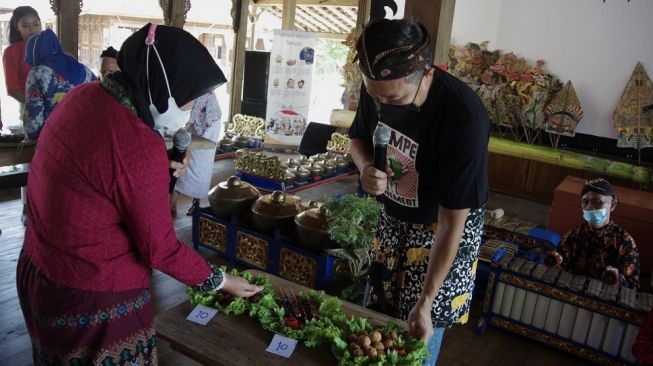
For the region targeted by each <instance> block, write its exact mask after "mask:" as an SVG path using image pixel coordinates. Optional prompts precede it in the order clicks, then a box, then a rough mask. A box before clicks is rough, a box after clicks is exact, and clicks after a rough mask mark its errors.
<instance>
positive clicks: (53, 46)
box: [23, 29, 97, 140]
mask: <svg viewBox="0 0 653 366" xmlns="http://www.w3.org/2000/svg"><path fill="white" fill-rule="evenodd" d="M25 62H26V63H27V64H28V65H30V66H31V69H30V72H29V74H28V76H27V83H26V85H25V94H26V95H25V112H24V113H25V114H24V116H23V117H24V118H23V124H24V126H25V133H26V134H27V137H29V138H30V139H33V140H36V139H37V138H38V136H39V134H40V133H41V129H42V128H43V126H44V125H45V121H46V120H47V119H48V116H49V115H50V112H52V109H54V107H55V106H56V105H57V104H58V103H59V102H60V101H61V99H62V98H63V96H64V95H65V94H66V93H67V92H68V91H70V89H72V88H73V87H75V86H77V85H79V84H83V83H86V82H89V81H93V80H97V77H96V76H95V75H94V74H93V72H92V71H91V70H89V68H87V67H86V66H84V65H82V64H81V63H79V62H78V61H77V60H75V59H74V58H73V57H71V56H68V55H66V54H65V53H64V51H63V48H62V47H61V43H60V42H59V39H58V38H57V36H56V35H55V34H54V32H53V31H52V30H50V29H46V30H44V31H43V32H41V33H38V34H35V35H33V36H32V37H30V38H29V40H28V41H27V46H26V47H25Z"/></svg>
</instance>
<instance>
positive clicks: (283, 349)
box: [266, 334, 297, 358]
mask: <svg viewBox="0 0 653 366" xmlns="http://www.w3.org/2000/svg"><path fill="white" fill-rule="evenodd" d="M296 346H297V340H296V339H290V338H286V337H284V336H282V335H279V334H275V335H274V338H272V342H270V345H269V346H268V348H267V349H266V351H267V352H270V353H274V354H275V355H279V356H281V357H285V358H290V356H292V353H293V352H294V351H295V347H296Z"/></svg>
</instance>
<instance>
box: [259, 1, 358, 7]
mask: <svg viewBox="0 0 653 366" xmlns="http://www.w3.org/2000/svg"><path fill="white" fill-rule="evenodd" d="M252 2H253V3H254V4H256V5H281V4H283V0H253V1H252ZM297 5H320V6H329V5H333V6H357V5H358V0H297Z"/></svg>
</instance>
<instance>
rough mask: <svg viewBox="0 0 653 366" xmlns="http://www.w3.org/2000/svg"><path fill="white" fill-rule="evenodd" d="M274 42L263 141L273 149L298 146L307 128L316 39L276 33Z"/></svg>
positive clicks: (280, 32) (298, 32) (308, 36)
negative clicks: (275, 147)
mask: <svg viewBox="0 0 653 366" xmlns="http://www.w3.org/2000/svg"><path fill="white" fill-rule="evenodd" d="M273 39H274V41H273V45H272V53H271V54H270V72H269V80H268V101H267V102H268V103H267V110H266V113H265V116H266V119H265V130H266V131H265V140H264V141H265V145H266V146H272V147H274V146H299V142H300V141H301V139H302V135H303V134H304V130H305V129H306V125H307V124H308V121H307V120H306V119H307V118H308V109H309V106H310V100H311V87H312V84H311V81H312V78H313V65H314V62H315V42H316V38H315V34H314V33H310V32H300V31H290V30H280V29H277V30H275V31H274V38H273Z"/></svg>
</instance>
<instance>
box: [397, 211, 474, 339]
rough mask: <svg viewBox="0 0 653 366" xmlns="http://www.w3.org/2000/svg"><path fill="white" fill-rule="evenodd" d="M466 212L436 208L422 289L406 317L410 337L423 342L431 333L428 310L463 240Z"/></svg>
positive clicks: (431, 326) (429, 310)
mask: <svg viewBox="0 0 653 366" xmlns="http://www.w3.org/2000/svg"><path fill="white" fill-rule="evenodd" d="M468 214H469V209H467V208H466V209H460V210H449V209H446V208H444V207H442V206H440V208H439V210H438V231H437V235H436V237H435V242H434V243H433V246H432V247H431V254H430V256H429V265H428V270H427V272H426V280H425V282H424V288H423V289H422V293H421V294H420V297H419V299H418V300H417V303H416V304H415V307H414V308H413V310H412V311H411V312H410V315H409V316H408V326H409V331H410V333H411V334H412V335H413V336H415V337H418V338H421V339H423V340H424V341H426V340H427V339H428V338H429V337H430V336H431V334H432V333H433V323H432V319H431V308H432V307H433V301H435V297H436V296H437V294H438V291H440V287H442V283H443V282H444V279H445V278H446V277H447V274H448V273H449V270H450V269H451V265H452V264H453V261H454V258H455V257H456V253H457V252H458V247H459V245H460V240H461V239H462V237H463V232H464V229H465V221H466V220H467V215H468Z"/></svg>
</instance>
